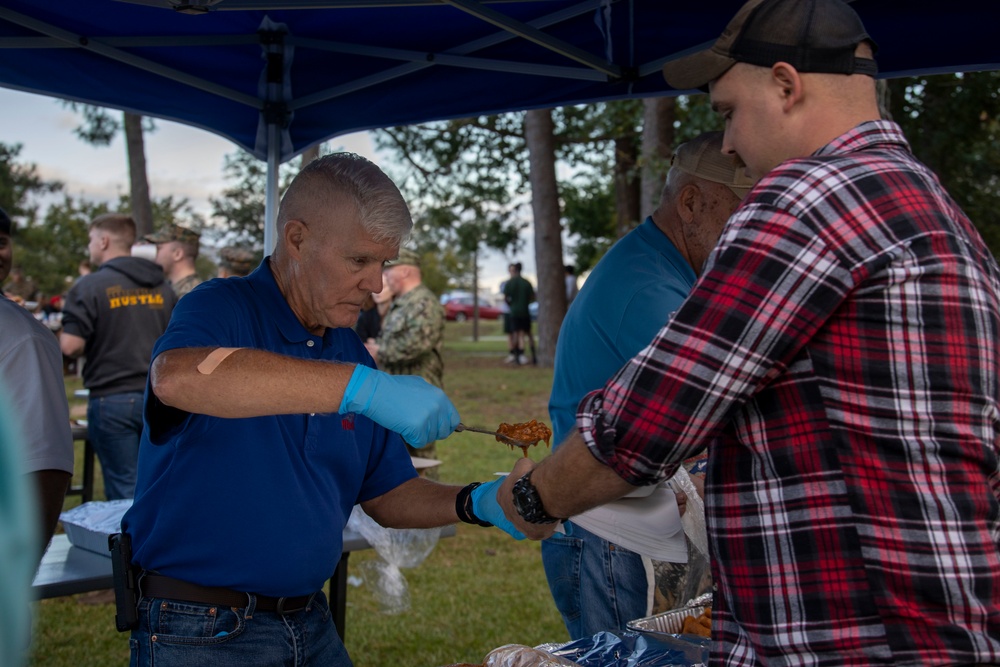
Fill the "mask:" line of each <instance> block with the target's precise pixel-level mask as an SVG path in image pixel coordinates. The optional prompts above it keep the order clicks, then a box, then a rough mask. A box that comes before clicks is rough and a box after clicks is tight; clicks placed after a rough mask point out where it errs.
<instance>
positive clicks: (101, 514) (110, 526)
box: [59, 498, 132, 558]
mask: <svg viewBox="0 0 1000 667" xmlns="http://www.w3.org/2000/svg"><path fill="white" fill-rule="evenodd" d="M131 506H132V499H131V498H129V499H126V500H95V501H92V502H89V503H84V504H82V505H80V506H78V507H74V508H73V509H71V510H66V511H65V512H63V513H62V514H60V515H59V520H60V521H62V525H63V530H65V531H66V537H67V538H69V542H70V544H72V545H73V546H75V547H80V548H81V549H86V550H87V551H93V552H94V553H99V554H101V555H102V556H107V557H108V558H111V552H110V551H108V536H109V535H112V534H114V533H118V532H121V525H122V517H123V516H125V512H126V511H128V508H129V507H131Z"/></svg>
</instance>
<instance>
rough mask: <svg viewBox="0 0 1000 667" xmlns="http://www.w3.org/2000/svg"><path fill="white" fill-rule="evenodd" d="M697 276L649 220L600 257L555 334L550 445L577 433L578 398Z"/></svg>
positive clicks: (646, 334) (653, 329) (652, 331)
mask: <svg viewBox="0 0 1000 667" xmlns="http://www.w3.org/2000/svg"><path fill="white" fill-rule="evenodd" d="M695 280H697V276H696V275H695V272H694V269H692V268H691V265H690V264H688V263H687V260H685V259H684V257H683V255H681V253H680V251H679V250H677V248H676V246H674V244H673V243H671V241H670V239H668V238H667V236H666V235H665V234H664V233H663V232H662V231H660V228H659V227H657V226H656V224H655V223H654V222H653V219H652V218H646V220H645V222H643V223H642V224H641V225H639V226H638V227H636V228H635V229H633V230H632V231H631V232H629V233H628V234H626V235H625V236H624V237H623V238H622V239H621V240H619V241H618V242H617V243H616V244H615V245H614V246H613V247H612V248H611V250H609V251H608V252H607V254H605V255H604V257H602V258H601V261H600V262H598V263H597V266H595V267H594V270H593V271H591V273H590V276H588V277H587V280H586V282H584V283H583V287H581V288H580V292H579V294H577V297H576V298H575V299H573V303H572V304H570V307H569V311H568V312H567V313H566V317H565V319H563V323H562V327H561V328H560V329H559V340H558V342H557V343H556V364H555V372H554V376H553V379H552V393H551V394H550V395H549V418H550V419H552V432H553V437H554V440H553V445H554V446H558V445H560V444H562V443H563V441H565V440H566V438H568V437H569V436H570V435H571V434H572V433H573V432H574V431H575V429H576V408H577V406H578V405H579V404H580V400H581V399H582V398H583V397H584V396H586V395H587V394H588V393H590V392H591V391H593V390H595V389H600V388H601V387H603V386H604V384H605V383H606V382H607V381H608V380H610V379H611V377H612V376H613V375H615V373H617V372H618V371H619V370H620V369H621V367H622V366H624V365H625V362H627V361H628V360H630V359H631V358H632V357H634V356H635V355H636V354H638V353H639V352H640V351H641V350H642V349H643V348H645V347H646V346H647V345H649V344H650V343H651V342H652V341H653V337H654V336H655V335H656V333H657V332H658V331H659V330H660V329H661V328H663V326H664V325H665V324H666V323H667V320H668V319H670V316H671V315H672V314H673V312H674V311H675V310H677V308H678V307H679V306H680V305H681V303H682V302H683V301H684V299H685V298H687V295H688V293H689V292H690V291H691V288H692V287H694V283H695Z"/></svg>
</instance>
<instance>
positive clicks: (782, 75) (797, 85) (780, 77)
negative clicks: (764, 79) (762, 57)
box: [771, 62, 802, 111]
mask: <svg viewBox="0 0 1000 667" xmlns="http://www.w3.org/2000/svg"><path fill="white" fill-rule="evenodd" d="M771 80H772V81H773V82H774V85H775V86H777V87H778V88H779V90H780V91H781V99H782V104H781V108H782V110H783V111H788V110H790V109H791V108H792V107H793V106H795V105H796V104H797V103H798V102H799V101H800V100H801V99H802V76H801V75H800V74H799V71H798V70H797V69H795V68H794V67H792V66H791V65H789V64H788V63H786V62H777V63H775V64H774V65H772V66H771Z"/></svg>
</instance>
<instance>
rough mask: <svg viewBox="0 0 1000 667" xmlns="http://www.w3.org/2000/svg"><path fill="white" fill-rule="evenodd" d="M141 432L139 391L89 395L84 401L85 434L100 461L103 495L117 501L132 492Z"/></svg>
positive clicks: (133, 493) (140, 395) (132, 493)
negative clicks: (95, 396)
mask: <svg viewBox="0 0 1000 667" xmlns="http://www.w3.org/2000/svg"><path fill="white" fill-rule="evenodd" d="M140 435H142V392H140V391H130V392H125V393H122V394H111V395H108V396H101V397H99V398H91V399H90V401H89V402H88V403H87V437H88V438H90V442H91V443H93V445H94V452H95V453H96V454H97V459H98V460H99V461H100V462H101V473H102V474H103V475H104V496H105V498H107V499H108V500H121V499H123V498H131V497H132V496H133V495H135V475H136V469H137V464H138V460H139V436H140Z"/></svg>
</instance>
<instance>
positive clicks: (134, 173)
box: [125, 112, 153, 238]
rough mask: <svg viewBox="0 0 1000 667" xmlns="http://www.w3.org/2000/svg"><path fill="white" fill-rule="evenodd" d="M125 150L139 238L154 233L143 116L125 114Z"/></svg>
mask: <svg viewBox="0 0 1000 667" xmlns="http://www.w3.org/2000/svg"><path fill="white" fill-rule="evenodd" d="M125 148H126V150H127V151H128V175H129V182H130V186H131V190H130V191H129V199H130V201H131V202H132V219H133V220H135V231H136V234H137V235H138V238H142V237H143V236H145V235H146V234H150V233H152V231H153V203H152V201H150V198H149V180H148V179H147V178H146V143H145V140H144V139H143V136H142V116H139V115H136V114H133V113H127V112H126V113H125Z"/></svg>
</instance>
